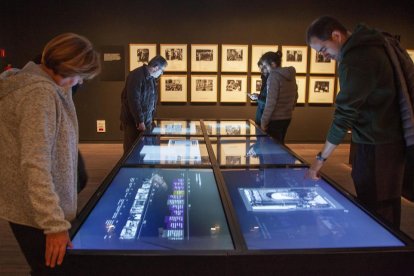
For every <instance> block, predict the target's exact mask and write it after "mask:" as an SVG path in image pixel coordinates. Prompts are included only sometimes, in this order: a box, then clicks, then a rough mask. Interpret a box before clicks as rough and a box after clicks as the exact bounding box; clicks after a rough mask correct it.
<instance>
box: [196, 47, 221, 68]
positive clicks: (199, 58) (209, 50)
mask: <svg viewBox="0 0 414 276" xmlns="http://www.w3.org/2000/svg"><path fill="white" fill-rule="evenodd" d="M191 71H192V72H217V71H218V44H192V45H191Z"/></svg>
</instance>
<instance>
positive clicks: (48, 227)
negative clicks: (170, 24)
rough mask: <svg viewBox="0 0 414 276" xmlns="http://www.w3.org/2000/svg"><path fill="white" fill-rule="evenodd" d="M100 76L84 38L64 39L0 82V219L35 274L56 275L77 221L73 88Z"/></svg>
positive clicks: (63, 36)
mask: <svg viewBox="0 0 414 276" xmlns="http://www.w3.org/2000/svg"><path fill="white" fill-rule="evenodd" d="M99 71H100V62H99V55H98V53H97V52H96V51H95V50H94V49H93V46H92V43H91V42H90V41H89V40H88V39H87V38H85V37H83V36H80V35H77V34H73V33H65V34H61V35H59V36H57V37H55V38H53V39H52V40H51V41H49V42H48V43H47V44H46V46H45V47H44V50H43V53H42V62H41V64H40V65H37V64H35V63H33V62H29V63H27V64H26V65H25V66H24V68H23V69H21V70H17V69H13V70H9V71H7V72H4V73H3V74H2V75H0V133H1V134H2V135H1V136H0V152H1V153H2V154H1V155H0V167H1V168H2V169H1V170H0V191H1V192H0V218H3V219H5V220H7V221H9V223H10V226H11V228H12V231H13V233H14V235H15V237H16V239H17V241H18V243H19V246H20V248H21V249H22V251H23V254H24V256H25V258H26V260H27V262H28V263H29V265H30V268H31V270H32V272H31V273H32V275H39V274H41V275H44V274H57V273H61V272H62V271H61V270H62V267H61V268H59V269H58V268H55V266H56V265H61V264H62V261H63V258H64V256H65V252H66V248H67V247H71V241H70V238H69V233H68V230H69V229H70V227H71V223H70V221H71V220H73V219H74V218H75V216H76V208H77V193H76V180H77V176H76V171H77V170H76V168H77V156H78V147H77V144H78V122H77V118H76V111H75V106H74V103H73V101H72V92H71V88H72V87H73V86H75V85H77V84H81V83H82V82H83V80H86V79H91V78H93V77H94V76H96V75H97V74H98V73H99Z"/></svg>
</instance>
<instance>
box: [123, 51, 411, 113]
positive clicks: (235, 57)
mask: <svg viewBox="0 0 414 276" xmlns="http://www.w3.org/2000/svg"><path fill="white" fill-rule="evenodd" d="M278 49H279V50H281V51H282V66H284V67H287V66H293V67H295V69H296V73H297V75H296V82H297V85H298V94H299V95H298V101H297V103H298V104H327V105H331V104H333V102H334V99H335V96H336V94H337V93H338V92H339V80H337V78H336V76H335V73H336V62H335V61H334V60H329V59H326V58H324V57H323V55H321V54H319V53H317V52H316V51H315V50H313V49H311V48H309V47H308V46H301V45H297V46H295V45H293V46H285V45H280V46H279V45H276V44H269V45H255V44H254V45H251V46H250V45H240V44H221V45H219V44H191V45H188V44H159V48H158V49H157V44H151V43H150V44H145V43H144V44H138V43H137V44H129V55H130V65H129V68H130V70H131V71H132V70H134V69H135V68H137V67H139V66H142V65H143V64H145V63H148V62H149V60H151V58H153V57H154V56H156V54H157V50H158V54H159V55H161V56H163V57H164V58H165V59H166V60H167V62H168V66H167V68H166V70H165V74H164V75H163V76H162V77H161V79H160V101H161V102H163V103H169V102H170V103H174V102H178V103H180V102H181V103H185V102H193V103H217V102H222V103H241V104H243V103H246V102H248V97H250V99H249V102H251V103H255V102H256V101H255V97H254V96H253V97H252V96H251V94H253V95H254V94H259V93H260V88H261V86H262V85H263V84H262V79H261V77H260V71H259V67H258V66H257V62H258V60H259V59H260V57H261V56H262V55H263V54H264V53H266V52H269V51H272V52H275V51H277V50H278ZM407 52H408V53H409V54H410V56H411V57H412V58H414V50H408V51H407ZM308 57H309V58H308ZM219 61H220V62H219ZM180 74H182V75H180Z"/></svg>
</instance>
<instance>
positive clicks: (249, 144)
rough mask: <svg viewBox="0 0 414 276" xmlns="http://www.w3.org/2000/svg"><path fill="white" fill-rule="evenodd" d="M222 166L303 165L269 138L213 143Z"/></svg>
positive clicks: (237, 138)
mask: <svg viewBox="0 0 414 276" xmlns="http://www.w3.org/2000/svg"><path fill="white" fill-rule="evenodd" d="M212 144H213V150H214V153H215V155H216V158H217V160H218V162H219V163H220V165H234V166H237V165H249V164H250V165H259V164H260V165H263V164H289V165H293V164H302V162H301V161H300V160H299V159H297V158H296V157H295V156H294V155H293V154H291V153H290V152H289V151H287V150H286V149H285V148H283V147H282V146H281V145H280V144H278V143H276V142H275V141H274V140H273V139H271V138H270V137H267V136H257V137H256V136H250V137H249V136H246V137H232V138H230V137H222V138H219V139H218V146H217V140H215V141H213V142H212Z"/></svg>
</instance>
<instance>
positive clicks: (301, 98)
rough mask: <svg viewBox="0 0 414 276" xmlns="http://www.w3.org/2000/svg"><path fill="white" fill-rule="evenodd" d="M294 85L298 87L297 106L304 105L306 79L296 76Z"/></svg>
mask: <svg viewBox="0 0 414 276" xmlns="http://www.w3.org/2000/svg"><path fill="white" fill-rule="evenodd" d="M296 84H297V85H298V101H297V103H298V104H304V103H306V77H305V76H297V77H296Z"/></svg>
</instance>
